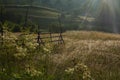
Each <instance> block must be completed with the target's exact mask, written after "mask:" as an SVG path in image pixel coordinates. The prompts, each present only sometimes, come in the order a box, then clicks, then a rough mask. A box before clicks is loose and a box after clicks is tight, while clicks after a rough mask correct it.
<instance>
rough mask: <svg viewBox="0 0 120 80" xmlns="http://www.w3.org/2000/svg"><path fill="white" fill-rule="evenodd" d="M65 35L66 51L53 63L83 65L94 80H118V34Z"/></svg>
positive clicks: (70, 33) (119, 70)
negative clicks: (79, 63) (78, 63)
mask: <svg viewBox="0 0 120 80" xmlns="http://www.w3.org/2000/svg"><path fill="white" fill-rule="evenodd" d="M65 35H66V36H65V38H64V39H65V42H66V49H65V50H64V51H63V54H62V55H61V54H60V55H59V56H58V58H56V59H57V60H55V61H57V62H58V61H59V62H61V63H62V64H63V62H66V61H68V62H70V63H71V62H74V64H75V63H77V62H81V63H84V64H85V65H87V66H88V68H89V70H90V71H91V76H92V77H93V79H94V80H120V35H119V34H111V33H103V32H94V31H90V32H88V31H68V32H66V33H65ZM60 56H61V57H60ZM58 59H59V60H58Z"/></svg>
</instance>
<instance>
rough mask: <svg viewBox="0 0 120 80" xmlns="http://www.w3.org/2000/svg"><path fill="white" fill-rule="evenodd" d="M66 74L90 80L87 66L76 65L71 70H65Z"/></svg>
mask: <svg viewBox="0 0 120 80" xmlns="http://www.w3.org/2000/svg"><path fill="white" fill-rule="evenodd" d="M65 72H66V73H67V74H70V75H74V76H77V77H79V79H82V80H92V77H91V74H90V71H89V70H88V68H87V66H86V65H84V64H83V63H78V64H77V65H75V66H74V67H73V68H68V69H66V70H65Z"/></svg>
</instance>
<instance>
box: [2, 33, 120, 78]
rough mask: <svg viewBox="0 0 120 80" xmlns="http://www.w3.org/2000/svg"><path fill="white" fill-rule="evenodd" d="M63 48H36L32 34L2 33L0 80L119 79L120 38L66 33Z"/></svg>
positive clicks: (117, 36)
mask: <svg viewBox="0 0 120 80" xmlns="http://www.w3.org/2000/svg"><path fill="white" fill-rule="evenodd" d="M64 35H65V36H64V40H65V45H53V44H51V43H48V44H46V45H45V46H38V44H36V41H35V39H34V38H35V37H37V36H36V35H34V34H24V35H23V34H20V35H16V34H14V33H11V32H7V31H6V32H5V33H4V36H3V37H0V40H3V42H2V43H1V46H0V80H8V79H9V80H120V35H119V34H111V33H103V32H95V31H68V32H65V33H64Z"/></svg>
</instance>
